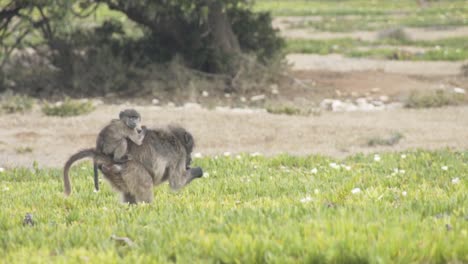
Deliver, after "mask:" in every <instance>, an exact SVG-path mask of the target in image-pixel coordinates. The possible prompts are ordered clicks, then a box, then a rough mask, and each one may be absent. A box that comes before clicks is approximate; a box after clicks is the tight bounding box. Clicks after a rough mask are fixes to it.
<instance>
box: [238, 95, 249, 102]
mask: <svg viewBox="0 0 468 264" xmlns="http://www.w3.org/2000/svg"><path fill="white" fill-rule="evenodd" d="M239 99H240V101H241V102H243V103H245V102H247V99H246V98H245V97H243V96H242V97H241V98H239Z"/></svg>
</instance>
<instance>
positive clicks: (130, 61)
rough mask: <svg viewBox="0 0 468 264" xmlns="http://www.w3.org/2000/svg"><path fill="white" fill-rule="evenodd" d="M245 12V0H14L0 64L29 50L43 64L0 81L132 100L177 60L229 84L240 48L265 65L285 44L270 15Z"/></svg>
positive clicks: (12, 70)
mask: <svg viewBox="0 0 468 264" xmlns="http://www.w3.org/2000/svg"><path fill="white" fill-rule="evenodd" d="M103 6H104V7H103ZM249 7H250V5H249V4H248V3H247V1H245V0H225V1H212V0H208V1H193V0H176V1H132V3H131V4H127V3H126V2H125V1H107V0H99V1H88V0H74V1H68V0H60V1H41V2H37V1H19V0H18V1H16V0H13V1H12V2H11V3H10V4H8V5H6V6H5V7H4V9H2V12H3V13H5V14H11V16H12V17H14V18H15V19H17V20H18V21H19V23H21V29H22V31H20V32H23V33H24V34H21V33H14V34H13V32H14V31H15V30H16V31H18V30H17V29H16V28H14V27H13V25H12V24H10V23H9V22H8V23H4V24H1V25H0V30H3V31H5V32H6V33H5V34H3V35H1V36H0V46H2V45H4V46H5V49H4V50H5V51H7V52H6V53H7V54H8V56H2V59H4V60H9V59H10V54H11V52H12V51H13V50H15V49H19V50H21V48H25V47H28V48H32V49H30V50H33V52H30V53H33V54H28V55H29V57H38V58H40V59H39V61H40V62H41V63H37V60H36V61H35V63H29V64H28V65H24V63H18V64H15V63H11V62H9V63H8V64H10V63H11V64H14V65H15V67H6V68H7V70H6V74H5V76H2V77H4V78H2V79H4V80H2V81H3V82H4V83H12V82H15V83H18V84H19V85H18V86H19V87H21V89H25V90H26V89H30V90H32V92H31V94H37V93H39V91H40V92H41V95H44V94H46V95H50V94H54V93H57V91H61V92H62V93H60V94H63V92H65V93H67V94H71V95H73V96H76V95H78V96H79V95H85V94H86V95H102V94H105V93H109V92H114V93H127V94H132V95H134V94H135V91H138V90H142V88H143V87H144V85H145V83H148V82H153V81H154V79H158V78H159V76H154V75H153V70H154V68H157V67H158V66H161V65H162V66H165V65H164V64H166V63H170V62H171V61H173V60H174V59H175V58H176V57H181V58H182V59H181V60H180V62H182V63H183V64H184V66H186V67H189V68H192V69H196V70H198V71H203V72H209V73H216V74H224V75H226V76H228V77H229V78H234V77H232V76H234V75H235V74H236V73H237V72H239V68H241V67H242V62H240V61H242V60H243V58H244V54H242V52H241V48H242V51H244V52H246V53H249V54H253V55H255V56H256V57H257V58H258V61H259V62H260V63H264V64H265V63H266V62H267V61H268V62H269V61H270V60H271V59H275V58H276V57H277V56H278V55H279V54H280V49H281V48H282V46H283V44H282V41H281V39H280V38H279V37H278V36H277V34H276V31H275V30H273V29H272V26H271V18H270V16H269V15H268V14H266V13H261V14H257V13H253V12H251V11H249V10H248V8H249ZM109 9H111V10H112V11H110V10H109ZM116 14H118V15H116ZM233 27H235V28H234V29H233ZM246 29H248V30H246ZM17 35H21V37H16V36H17ZM239 45H240V46H241V47H239ZM15 56H16V55H15ZM15 56H13V57H15ZM11 59H12V60H14V58H11ZM31 66H34V67H37V69H38V70H31ZM17 72H18V73H19V74H17ZM37 72H41V73H40V74H36V73H37ZM18 76H21V77H25V78H21V77H18ZM16 81H19V82H16ZM227 83H229V82H227ZM227 85H228V84H227ZM24 87H27V88H24ZM164 88H167V87H164ZM223 88H224V87H223Z"/></svg>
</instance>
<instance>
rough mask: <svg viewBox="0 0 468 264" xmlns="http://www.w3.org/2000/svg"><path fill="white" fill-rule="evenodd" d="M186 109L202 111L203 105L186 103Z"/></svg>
mask: <svg viewBox="0 0 468 264" xmlns="http://www.w3.org/2000/svg"><path fill="white" fill-rule="evenodd" d="M184 108H185V109H201V108H202V107H201V105H200V104H197V103H185V104H184Z"/></svg>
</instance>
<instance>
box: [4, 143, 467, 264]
mask: <svg viewBox="0 0 468 264" xmlns="http://www.w3.org/2000/svg"><path fill="white" fill-rule="evenodd" d="M403 154H405V156H402V155H401V153H389V154H382V155H380V158H381V160H380V161H378V162H377V161H374V157H373V156H372V155H370V156H366V155H356V156H353V157H350V158H347V159H344V160H335V159H330V158H326V157H321V156H309V157H292V156H289V155H280V156H276V157H269V158H266V157H261V156H259V157H250V156H248V155H241V157H240V159H238V158H230V157H219V158H216V159H215V158H203V159H195V160H194V162H195V165H197V166H201V167H203V169H204V170H205V172H206V173H207V174H208V175H209V176H208V177H205V178H202V179H199V180H196V181H193V182H192V183H191V184H190V185H189V186H187V187H186V188H185V189H183V190H182V191H179V192H173V191H170V190H169V188H168V187H167V185H166V184H164V185H162V186H160V187H158V188H157V189H156V191H155V202H154V203H152V204H149V205H148V204H144V205H143V204H142V205H137V206H128V205H122V204H120V203H119V202H118V199H117V197H116V195H115V194H114V193H113V192H112V191H111V188H110V186H109V185H108V184H102V190H101V191H100V192H99V193H94V192H93V183H92V176H91V175H92V166H91V164H90V163H87V164H86V165H78V166H75V167H73V168H72V170H71V178H72V183H73V192H72V194H71V196H70V197H68V198H65V197H63V193H62V191H63V181H62V171H61V169H39V168H38V167H36V168H34V169H27V168H11V169H7V170H6V171H4V172H0V193H1V197H2V203H0V211H1V212H2V213H1V214H0V233H1V234H2V235H1V236H0V255H1V256H2V261H4V262H5V263H26V262H32V263H56V262H58V263H64V262H67V263H75V262H83V261H88V260H89V261H90V262H93V263H94V262H96V263H97V262H103V263H116V262H123V263H131V262H135V263H139V262H144V263H152V262H155V263H156V262H157V263H167V262H175V261H177V262H180V263H201V262H203V263H266V262H268V263H298V262H299V263H316V262H319V263H366V262H368V263H377V262H382V263H422V262H438V263H439V262H440V263H464V262H467V261H468V259H467V255H466V239H467V232H468V226H467V222H466V217H467V215H468V211H467V200H468V183H467V178H466V175H467V174H468V166H467V164H468V153H467V152H462V153H459V152H452V151H448V150H447V151H438V152H426V151H414V152H409V153H403ZM332 162H335V163H336V166H330V164H331V163H332ZM332 165H333V164H332ZM445 166H446V167H447V170H444V169H443V168H445ZM314 168H315V169H316V173H315V170H314ZM348 169H349V170H348ZM355 188H359V189H360V190H361V191H360V192H357V191H355V192H356V193H354V194H353V192H352V190H353V189H355ZM28 212H29V213H31V214H32V216H33V220H34V222H35V225H34V226H23V225H22V221H23V218H24V216H25V214H26V213H28ZM113 234H114V235H116V236H118V237H127V238H129V239H131V240H132V241H133V242H134V243H135V246H133V247H130V246H128V245H126V244H122V243H119V242H117V241H115V240H112V239H110V238H111V236H112V235H113Z"/></svg>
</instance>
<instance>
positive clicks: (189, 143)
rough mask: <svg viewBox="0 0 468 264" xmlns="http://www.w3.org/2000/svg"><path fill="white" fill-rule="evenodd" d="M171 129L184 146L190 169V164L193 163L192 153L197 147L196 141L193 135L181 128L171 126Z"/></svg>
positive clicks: (187, 164)
mask: <svg viewBox="0 0 468 264" xmlns="http://www.w3.org/2000/svg"><path fill="white" fill-rule="evenodd" d="M169 129H170V131H171V132H172V133H173V134H174V135H175V136H176V137H177V139H178V140H179V141H180V142H181V143H182V145H183V146H184V148H185V154H186V157H185V161H186V167H187V169H190V164H191V163H192V151H193V148H194V147H195V141H194V139H193V136H192V134H190V133H189V132H188V131H187V130H185V129H184V128H182V127H179V126H170V127H169Z"/></svg>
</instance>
